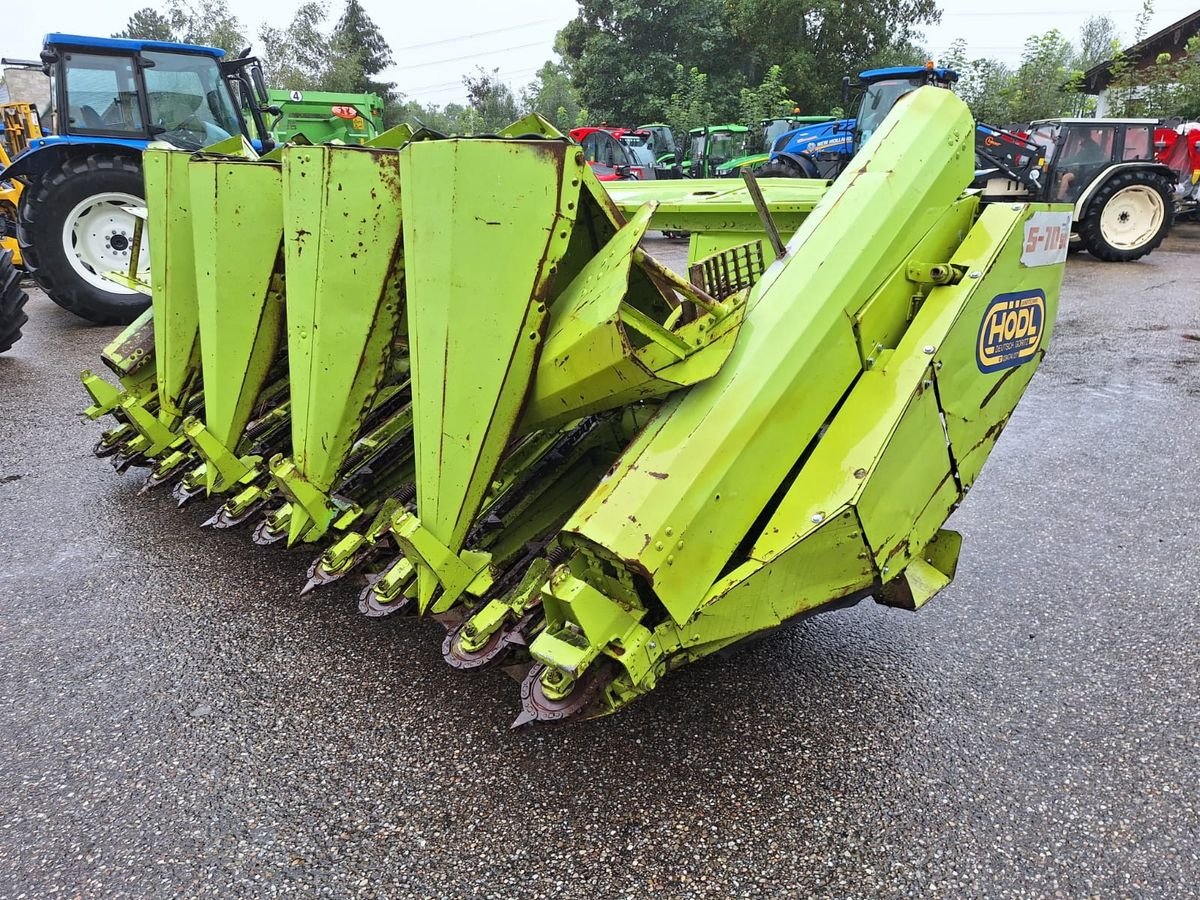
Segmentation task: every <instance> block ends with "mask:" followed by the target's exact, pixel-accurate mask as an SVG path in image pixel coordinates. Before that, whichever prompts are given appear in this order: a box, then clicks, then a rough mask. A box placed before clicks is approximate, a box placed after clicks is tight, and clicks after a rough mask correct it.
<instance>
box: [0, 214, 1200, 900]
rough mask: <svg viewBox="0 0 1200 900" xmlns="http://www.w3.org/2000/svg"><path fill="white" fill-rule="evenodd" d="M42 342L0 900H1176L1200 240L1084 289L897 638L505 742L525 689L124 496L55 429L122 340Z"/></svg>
mask: <svg viewBox="0 0 1200 900" xmlns="http://www.w3.org/2000/svg"><path fill="white" fill-rule="evenodd" d="M662 249H663V245H662V244H656V246H655V247H654V248H652V250H662ZM678 251H679V246H675V247H674V248H670V247H668V248H667V249H666V253H665V255H666V256H668V257H670V256H671V255H672V254H677V253H678ZM29 312H30V319H31V321H30V323H29V325H28V326H27V329H26V337H25V338H24V339H23V340H22V341H21V342H20V343H19V344H17V346H16V347H15V348H14V349H13V351H11V352H10V353H8V354H5V355H3V356H0V550H2V556H0V674H2V678H0V740H2V743H3V751H2V753H0V898H20V897H29V898H43V897H55V896H64V897H76V896H82V897H136V898H149V897H169V896H189V897H202V896H203V897H234V896H298V895H303V896H313V895H316V896H337V897H345V896H363V897H397V898H398V897H432V896H447V897H466V896H494V897H542V896H545V897H550V896H555V897H559V896H561V897H610V896H611V897H617V896H628V897H648V896H652V895H653V896H664V897H698V896H712V897H725V896H772V897H774V896H807V895H817V896H831V897H867V896H888V897H891V896H921V897H930V896H944V897H959V896H1025V897H1039V898H1040V897H1052V896H1064V897H1081V896H1102V897H1118V896H1119V897H1127V896H1144V897H1156V898H1168V897H1189V896H1195V891H1196V889H1197V888H1196V885H1197V882H1198V881H1200V628H1198V625H1200V588H1198V587H1197V582H1196V577H1195V572H1194V561H1195V558H1196V554H1197V550H1198V548H1200V525H1198V518H1197V517H1198V513H1197V506H1198V503H1200V454H1198V452H1197V444H1198V442H1197V436H1198V435H1200V424H1198V423H1200V229H1196V230H1193V231H1191V232H1185V231H1183V230H1180V231H1179V232H1178V236H1177V237H1175V238H1173V239H1172V241H1171V243H1170V244H1169V245H1168V246H1167V247H1166V248H1164V249H1162V250H1160V251H1158V252H1156V253H1154V254H1153V255H1152V256H1150V257H1149V258H1147V259H1146V260H1144V261H1142V262H1139V263H1137V264H1132V265H1124V266H1121V265H1106V264H1104V263H1100V262H1096V261H1094V260H1092V259H1090V258H1089V257H1087V256H1081V257H1077V258H1076V257H1073V258H1072V259H1071V261H1070V263H1069V266H1068V272H1067V281H1066V287H1065V289H1064V293H1063V298H1062V306H1061V311H1060V315H1059V320H1058V326H1057V331H1056V333H1055V337H1054V341H1053V345H1052V346H1051V348H1050V352H1049V355H1048V357H1047V359H1046V361H1045V363H1044V365H1043V366H1042V368H1041V371H1040V372H1039V374H1038V375H1037V377H1036V378H1035V380H1034V381H1033V384H1032V386H1031V388H1030V390H1029V393H1028V394H1027V396H1026V398H1025V400H1024V401H1023V402H1022V404H1021V405H1020V407H1019V408H1018V409H1017V412H1016V414H1015V415H1014V417H1013V419H1012V422H1011V424H1010V425H1009V427H1008V429H1007V430H1006V431H1005V433H1004V435H1003V437H1002V439H1001V440H1000V442H999V445H998V446H997V448H996V450H995V452H994V453H993V454H992V458H991V460H990V461H989V463H988V465H987V467H986V469H985V470H984V473H983V476H982V477H981V478H980V480H979V482H978V483H977V485H976V488H975V490H973V491H972V493H971V495H970V497H969V498H968V501H967V503H966V505H965V506H964V508H963V509H962V510H961V511H960V512H959V513H957V514H956V515H955V516H954V518H953V519H952V526H953V527H955V528H957V529H958V530H960V531H961V532H962V533H963V534H964V537H965V543H964V547H963V553H962V559H961V562H960V565H959V569H958V577H957V579H956V580H955V582H954V583H953V585H951V587H950V588H948V589H947V590H946V591H945V592H944V593H943V594H942V595H941V596H939V597H938V598H936V599H935V600H933V601H932V602H931V603H930V604H929V605H928V606H927V607H926V608H925V609H923V610H922V611H921V612H920V613H917V614H912V613H906V612H902V611H898V610H892V609H887V608H884V607H880V606H876V605H875V604H873V603H871V602H870V601H867V602H864V603H863V604H861V605H859V606H858V607H855V608H853V609H849V610H844V611H840V612H836V613H831V614H828V615H826V616H822V617H818V618H816V619H812V620H810V621H808V622H805V623H802V624H800V625H798V626H796V627H793V628H791V629H788V630H786V631H782V632H777V633H775V634H774V635H772V636H770V637H769V638H767V639H766V640H764V641H762V642H760V643H758V644H756V645H755V646H753V647H751V648H749V649H747V650H746V651H744V652H742V653H741V654H740V655H738V656H736V657H735V658H732V659H723V660H718V659H712V660H707V661H704V662H701V663H698V664H696V665H694V666H691V667H688V668H686V669H684V670H682V671H680V672H678V673H677V674H675V675H673V676H672V677H670V678H668V679H667V680H666V682H665V683H664V684H663V685H662V686H661V688H660V689H659V690H657V691H655V692H654V693H653V694H652V695H651V696H649V697H648V698H646V699H644V700H642V701H641V702H639V703H637V704H635V705H634V706H633V707H631V708H629V709H627V710H626V711H624V712H623V713H621V714H620V715H618V716H615V717H612V718H609V719H607V720H602V721H596V722H590V723H582V724H578V725H575V726H572V727H567V728H559V729H545V730H532V731H530V730H523V731H519V732H512V731H509V729H508V723H509V722H510V721H511V719H512V717H513V716H514V715H515V714H516V712H517V707H518V693H517V685H516V684H515V683H514V682H511V681H509V680H508V678H507V677H506V676H505V675H503V674H501V673H499V672H492V673H486V674H482V675H476V676H468V675H463V674H460V673H457V672H454V671H452V670H451V669H449V668H448V667H446V666H445V665H444V664H443V662H442V660H441V655H440V649H439V648H440V643H441V636H442V631H441V628H440V627H439V626H438V625H436V624H434V623H427V622H413V621H396V620H384V621H373V620H368V619H365V618H363V617H361V616H360V615H359V614H358V613H357V611H356V604H355V602H354V596H355V591H356V590H357V589H356V588H354V587H351V586H349V585H339V586H336V587H335V588H333V589H330V590H329V591H328V592H326V593H318V594H317V595H316V596H315V598H305V599H304V600H299V599H297V598H296V597H295V593H296V591H297V589H298V588H299V587H300V586H301V585H302V584H303V582H304V572H305V568H306V567H307V565H308V563H309V561H310V557H311V552H309V551H305V550H300V551H295V552H287V551H283V550H278V549H260V548H257V547H255V546H253V545H252V544H251V543H250V541H249V536H248V534H245V533H240V532H235V533H228V532H226V533H218V532H213V531H210V530H201V529H200V528H199V527H198V526H199V524H200V523H201V522H202V521H203V520H204V518H205V517H206V516H207V515H208V513H209V510H208V508H207V507H206V506H203V505H198V506H197V507H195V508H189V509H185V510H183V511H176V510H175V509H174V507H173V504H172V503H171V502H170V499H169V498H168V497H166V496H158V495H156V496H138V494H137V488H138V481H139V479H138V478H136V477H133V476H129V475H127V476H125V477H121V476H118V475H116V474H115V473H114V472H113V471H112V469H111V468H110V466H109V464H108V463H107V462H106V461H102V460H97V459H95V458H94V457H93V456H92V455H91V452H90V450H91V446H92V444H93V442H94V441H95V440H96V438H97V437H98V434H99V430H100V429H99V426H98V425H96V424H94V423H86V422H83V421H80V419H79V417H78V411H79V410H80V409H81V407H82V406H83V405H84V396H83V392H82V390H81V388H80V386H79V383H78V380H77V375H76V373H77V372H78V370H79V369H81V368H84V367H88V366H94V365H96V362H95V360H96V353H97V351H98V349H99V347H100V346H101V345H102V344H103V343H104V342H105V340H106V339H107V338H108V336H110V335H112V334H113V333H114V330H113V329H93V328H88V327H86V326H85V325H84V324H83V323H81V322H80V321H79V320H77V319H75V318H73V317H72V316H70V315H69V314H67V313H65V312H63V311H61V310H59V309H58V308H57V307H56V306H54V305H53V304H51V303H50V302H49V301H48V300H46V298H45V297H44V296H42V295H40V294H36V293H35V294H34V296H33V297H32V299H31V300H30V303H29Z"/></svg>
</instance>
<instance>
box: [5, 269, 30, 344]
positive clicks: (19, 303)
mask: <svg viewBox="0 0 1200 900" xmlns="http://www.w3.org/2000/svg"><path fill="white" fill-rule="evenodd" d="M12 256H13V255H12V251H11V250H4V251H0V353H3V352H4V351H5V350H7V349H9V348H10V347H11V346H12V345H13V344H15V343H16V342H17V341H18V340H20V339H21V326H22V325H24V324H25V323H26V322H27V321H29V316H27V315H26V314H25V301H26V300H28V299H29V297H28V295H27V294H26V293H25V292H24V291H23V290H21V273H20V272H18V271H17V267H16V266H15V265H13V261H12Z"/></svg>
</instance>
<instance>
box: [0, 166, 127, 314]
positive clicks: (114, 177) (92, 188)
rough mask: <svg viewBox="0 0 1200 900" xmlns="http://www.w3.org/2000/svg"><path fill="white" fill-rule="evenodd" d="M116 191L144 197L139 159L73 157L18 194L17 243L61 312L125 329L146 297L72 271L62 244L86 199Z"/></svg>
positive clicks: (25, 260) (42, 286)
mask: <svg viewBox="0 0 1200 900" xmlns="http://www.w3.org/2000/svg"><path fill="white" fill-rule="evenodd" d="M109 192H119V193H122V194H128V195H130V196H133V197H138V198H143V197H145V196H146V193H145V188H144V187H143V183H142V166H141V161H140V160H139V159H138V157H137V156H136V155H133V154H124V153H103V152H102V153H90V154H87V155H83V154H75V155H70V156H66V157H64V158H63V159H62V160H61V161H60V162H59V164H58V165H57V166H54V167H53V168H51V169H50V170H48V171H47V172H46V173H45V174H44V175H42V177H41V178H40V179H38V180H36V181H34V182H33V183H32V184H30V185H29V186H28V187H27V188H26V189H25V190H24V191H22V192H21V201H20V205H19V207H18V210H17V242H18V243H19V244H20V246H21V256H22V259H23V261H24V264H25V269H26V270H27V271H28V272H29V274H30V275H31V276H33V280H34V281H36V282H37V284H38V286H39V287H40V288H41V289H42V290H44V291H45V292H46V294H47V295H49V297H50V299H51V300H53V301H54V302H55V303H57V304H58V305H59V306H61V307H62V308H63V309H66V310H70V311H71V312H73V313H75V315H77V316H80V317H81V318H84V319H87V320H88V321H89V322H95V323H96V324H98V325H128V324H129V323H130V322H132V321H133V320H134V319H136V318H137V317H138V316H139V315H141V314H142V313H143V312H144V311H145V310H146V308H147V307H148V306H149V305H150V299H149V298H148V297H146V296H145V295H144V294H131V293H124V292H121V291H120V289H119V288H118V287H117V286H116V285H115V284H114V285H113V286H112V287H113V289H112V290H111V291H109V290H105V289H104V288H102V287H99V286H97V285H95V284H92V283H91V282H89V281H87V280H86V279H85V278H84V277H83V276H82V275H80V274H79V273H78V272H77V271H75V268H74V266H73V265H72V263H71V261H70V260H69V259H68V258H67V251H66V249H65V247H64V245H63V228H64V225H65V223H66V219H67V217H68V216H69V215H70V214H71V211H72V210H73V209H74V208H75V207H76V206H77V205H78V204H79V203H81V202H83V201H84V200H86V199H87V198H88V197H94V196H98V195H100V194H105V193H109Z"/></svg>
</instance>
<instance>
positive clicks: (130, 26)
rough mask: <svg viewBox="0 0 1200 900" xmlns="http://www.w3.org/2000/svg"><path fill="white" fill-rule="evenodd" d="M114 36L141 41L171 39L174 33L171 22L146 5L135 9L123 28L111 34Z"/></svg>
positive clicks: (173, 37)
mask: <svg viewBox="0 0 1200 900" xmlns="http://www.w3.org/2000/svg"><path fill="white" fill-rule="evenodd" d="M113 37H115V38H134V39H137V40H143V41H173V40H175V34H174V33H173V32H172V31H171V23H170V22H169V21H168V20H167V17H166V16H164V15H163V14H162V13H160V12H159V11H158V10H156V9H154V8H152V7H149V6H146V7H143V8H142V9H139V10H137V11H136V12H135V13H134V14H133V15H132V16H130V17H129V21H128V22H126V23H125V28H124V29H123V30H121V31H118V32H117V33H116V34H114V35H113Z"/></svg>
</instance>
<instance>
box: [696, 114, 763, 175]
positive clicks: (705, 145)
mask: <svg viewBox="0 0 1200 900" xmlns="http://www.w3.org/2000/svg"><path fill="white" fill-rule="evenodd" d="M750 138H751V135H750V129H749V128H747V127H746V126H745V125H704V126H702V127H700V128H693V129H692V130H691V131H689V132H688V152H687V157H686V158H685V159H684V161H683V174H684V175H685V176H686V177H688V178H713V177H715V176H716V174H717V170H718V169H719V168H720V167H721V166H722V165H724V164H725V163H727V162H729V161H730V160H732V159H737V158H738V157H740V156H745V155H746V152H747V142H748V141H749V140H750Z"/></svg>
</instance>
